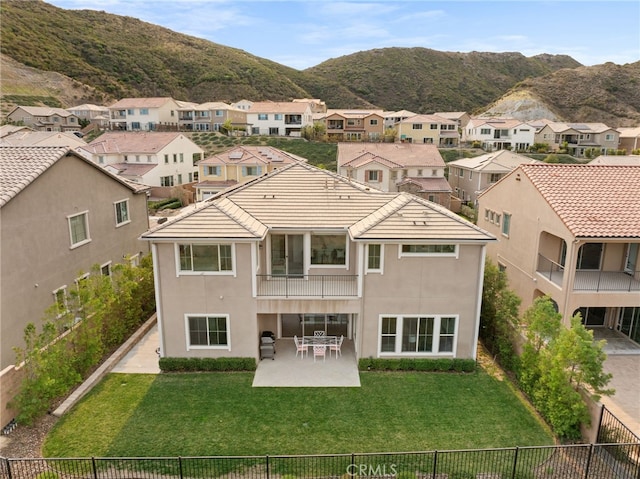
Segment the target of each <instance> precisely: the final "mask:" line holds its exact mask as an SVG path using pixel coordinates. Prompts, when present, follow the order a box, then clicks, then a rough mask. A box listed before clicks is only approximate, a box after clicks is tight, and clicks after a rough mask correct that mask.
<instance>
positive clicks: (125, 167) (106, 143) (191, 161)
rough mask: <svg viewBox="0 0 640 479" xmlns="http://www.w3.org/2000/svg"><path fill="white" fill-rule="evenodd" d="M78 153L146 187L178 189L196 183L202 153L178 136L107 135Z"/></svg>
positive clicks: (131, 133)
mask: <svg viewBox="0 0 640 479" xmlns="http://www.w3.org/2000/svg"><path fill="white" fill-rule="evenodd" d="M77 151H78V153H80V154H81V155H83V156H84V157H86V158H89V159H91V160H92V161H93V162H95V163H97V164H99V165H101V166H104V167H107V168H108V169H110V170H111V171H112V172H113V173H116V174H118V175H120V176H122V177H124V178H127V179H129V180H131V181H135V182H137V183H142V184H145V185H148V186H169V187H170V186H177V185H181V184H184V183H191V182H193V181H197V179H198V167H197V166H196V162H198V161H200V159H202V157H203V155H204V150H203V149H202V148H200V147H199V146H198V145H196V144H195V143H194V142H192V141H191V140H190V139H189V138H187V137H186V136H185V135H184V134H183V133H178V132H163V133H162V132H141V131H140V132H135V131H126V132H125V131H122V132H116V131H110V132H106V133H103V134H102V135H100V136H99V137H98V138H96V139H95V140H93V141H92V142H91V143H89V144H87V145H86V146H83V147H80V148H78V149H77Z"/></svg>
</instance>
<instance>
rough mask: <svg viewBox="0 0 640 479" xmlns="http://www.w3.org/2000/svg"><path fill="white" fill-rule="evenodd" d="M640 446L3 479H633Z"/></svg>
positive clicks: (49, 466) (55, 472)
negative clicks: (219, 478)
mask: <svg viewBox="0 0 640 479" xmlns="http://www.w3.org/2000/svg"><path fill="white" fill-rule="evenodd" d="M639 459H640V443H638V442H635V443H628V444H578V445H569V446H532V447H515V448H502V449H480V450H463V451H426V452H401V453H380V454H373V453H372V454H336V455H312V456H246V457H245V456H242V457H173V458H154V457H138V458H98V457H93V458H62V459H58V458H56V459H10V458H4V459H2V461H1V464H0V476H1V477H2V478H3V479H4V478H6V479H168V478H171V479H176V478H185V479H186V478H189V479H191V478H194V479H200V478H202V479H204V478H217V477H221V478H224V479H283V478H287V479H293V478H298V479H307V478H308V479H312V478H313V479H316V478H322V479H330V478H331V479H351V478H353V479H392V478H398V479H547V478H549V479H556V478H557V479H637V478H640V464H639V462H638V461H639Z"/></svg>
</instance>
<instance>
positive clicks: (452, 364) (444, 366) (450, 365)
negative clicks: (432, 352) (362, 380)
mask: <svg viewBox="0 0 640 479" xmlns="http://www.w3.org/2000/svg"><path fill="white" fill-rule="evenodd" d="M358 368H359V369H360V371H425V372H436V371H445V372H449V371H452V372H465V373H472V372H474V371H475V370H476V362H475V360H473V359H451V358H438V359H427V358H401V359H382V358H360V360H359V361H358Z"/></svg>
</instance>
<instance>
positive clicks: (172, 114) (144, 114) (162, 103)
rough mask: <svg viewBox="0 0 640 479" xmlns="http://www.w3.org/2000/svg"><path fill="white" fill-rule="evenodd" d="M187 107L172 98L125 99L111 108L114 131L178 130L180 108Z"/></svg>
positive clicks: (111, 123) (110, 120)
mask: <svg viewBox="0 0 640 479" xmlns="http://www.w3.org/2000/svg"><path fill="white" fill-rule="evenodd" d="M181 106H185V104H184V103H182V102H178V101H176V100H174V99H173V98H170V97H158V98H123V99H121V100H118V101H117V102H115V103H114V104H113V105H110V106H109V122H110V125H111V126H110V128H111V129H112V130H127V131H154V130H157V129H159V128H160V127H161V126H164V127H175V128H176V129H177V128H178V108H180V107H181Z"/></svg>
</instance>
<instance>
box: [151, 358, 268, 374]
mask: <svg viewBox="0 0 640 479" xmlns="http://www.w3.org/2000/svg"><path fill="white" fill-rule="evenodd" d="M160 370H161V371H162V372H165V373H166V372H192V371H255V370H256V360H255V358H160Z"/></svg>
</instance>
